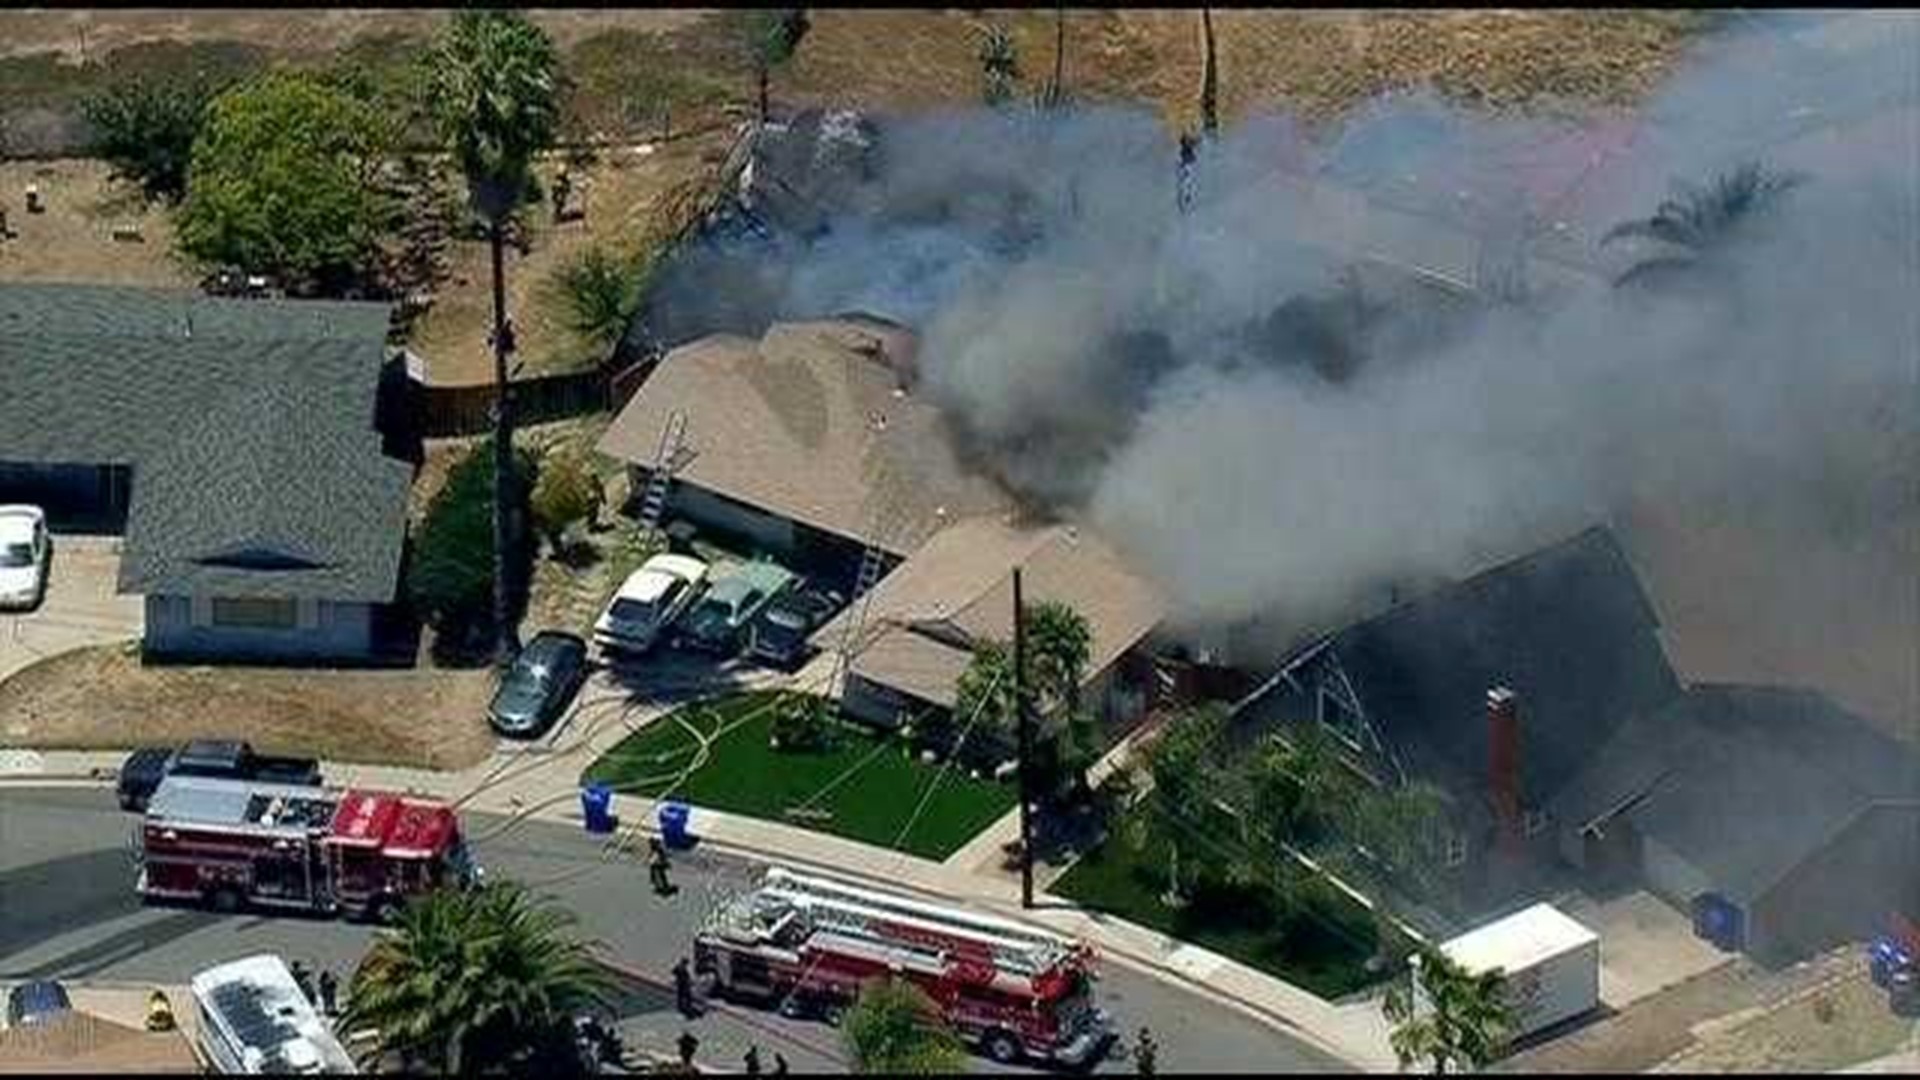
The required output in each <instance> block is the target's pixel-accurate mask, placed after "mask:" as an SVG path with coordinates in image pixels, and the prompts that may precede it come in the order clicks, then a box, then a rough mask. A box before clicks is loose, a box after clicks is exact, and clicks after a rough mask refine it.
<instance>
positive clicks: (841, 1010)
mask: <svg viewBox="0 0 1920 1080" xmlns="http://www.w3.org/2000/svg"><path fill="white" fill-rule="evenodd" d="M846 1016H847V1010H846V1007H845V1006H843V1005H841V1004H840V1003H839V1002H837V1001H829V1002H827V1003H826V1004H824V1005H822V1006H820V1019H821V1020H822V1021H823V1022H825V1024H826V1025H827V1026H828V1027H836V1028H837V1027H839V1026H840V1021H842V1020H844V1019H846Z"/></svg>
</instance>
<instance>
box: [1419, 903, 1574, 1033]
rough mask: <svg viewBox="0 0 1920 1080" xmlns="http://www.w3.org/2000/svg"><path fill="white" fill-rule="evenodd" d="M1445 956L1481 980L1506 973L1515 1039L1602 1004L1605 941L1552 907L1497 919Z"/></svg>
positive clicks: (1449, 947)
mask: <svg viewBox="0 0 1920 1080" xmlns="http://www.w3.org/2000/svg"><path fill="white" fill-rule="evenodd" d="M1440 951H1441V952H1443V953H1445V954H1446V955H1447V957H1448V958H1449V959H1451V960H1452V961H1453V962H1454V963H1456V964H1459V965H1460V966H1461V967H1463V968H1465V969H1466V970H1467V971H1469V972H1472V973H1474V974H1476V975H1477V974H1482V973H1484V972H1488V971H1492V970H1493V969H1495V968H1498V969H1500V970H1501V971H1502V972H1503V973H1505V976H1506V987H1507V1000H1508V1003H1509V1004H1510V1005H1511V1007H1512V1009H1513V1014H1514V1028H1513V1033H1512V1034H1513V1037H1514V1038H1516V1039H1519V1038H1524V1037H1526V1036H1528V1035H1531V1034H1533V1033H1535V1032H1537V1031H1541V1030H1543V1029H1545V1028H1548V1027H1552V1026H1553V1025H1555V1024H1558V1023H1561V1022H1562V1021H1566V1020H1571V1019H1573V1018H1574V1017H1576V1016H1580V1015H1582V1014H1584V1013H1586V1012H1589V1011H1591V1010H1592V1009H1594V1008H1597V1007H1598V1006H1599V1004H1600V935H1599V934H1596V933H1594V932H1593V931H1592V930H1589V929H1587V928H1586V927H1585V926H1582V925H1581V924H1580V923H1579V922H1576V921H1575V920H1574V919H1573V918H1571V917H1570V916H1568V915H1567V914H1566V913H1565V912H1563V911H1561V910H1560V909H1559V908H1556V907H1554V906H1553V905H1552V904H1535V905H1533V906H1532V907H1530V908H1527V909H1526V910H1524V911H1519V912H1515V913H1514V914H1512V915H1509V916H1507V917H1506V918H1504V919H1497V920H1495V921H1494V922H1491V923H1488V924H1487V925H1485V926H1482V927H1480V928H1479V929H1477V930H1473V931H1469V932H1468V933H1465V934H1462V935H1460V936H1459V937H1457V938H1454V939H1452V940H1451V941H1448V942H1446V943H1444V944H1442V945H1441V946H1440Z"/></svg>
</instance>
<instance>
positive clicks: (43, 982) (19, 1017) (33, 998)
mask: <svg viewBox="0 0 1920 1080" xmlns="http://www.w3.org/2000/svg"><path fill="white" fill-rule="evenodd" d="M72 1009H73V1002H72V1001H71V1000H69V999H68V998H67V988H66V987H64V986H61V985H60V984H59V983H57V982H54V981H53V980H51V979H36V980H34V981H33V982H24V983H21V984H20V985H19V986H16V987H14V988H13V989H12V990H11V991H9V992H8V994H7V1026H8V1027H10V1028H17V1027H24V1026H26V1025H28V1024H44V1023H46V1022H47V1021H49V1020H52V1019H54V1018H56V1017H58V1016H59V1015H60V1014H61V1013H65V1012H70V1011H71V1010H72Z"/></svg>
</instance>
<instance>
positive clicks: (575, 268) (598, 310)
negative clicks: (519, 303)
mask: <svg viewBox="0 0 1920 1080" xmlns="http://www.w3.org/2000/svg"><path fill="white" fill-rule="evenodd" d="M554 287H555V290H556V291H557V293H558V294H559V297H558V298H559V301H560V303H561V304H562V306H563V307H564V308H565V309H566V313H567V324H568V328H569V329H571V330H572V331H573V332H574V333H576V334H579V335H580V336H581V337H582V338H584V339H585V340H587V341H589V342H592V343H593V344H594V345H597V346H599V347H601V348H606V349H612V348H613V347H615V346H616V345H618V344H619V343H620V339H621V338H623V337H625V336H626V333H627V327H628V326H629V325H630V324H631V323H632V322H633V316H634V313H635V312H637V311H638V310H639V308H640V297H641V294H642V292H643V291H644V288H645V283H644V281H643V271H642V269H641V268H640V267H637V266H634V265H631V264H629V263H626V262H623V261H622V260H620V259H619V258H616V257H615V256H614V255H613V254H612V253H611V252H609V251H607V250H606V249H605V248H603V247H600V246H599V245H597V244H596V245H595V246H593V247H590V248H588V249H586V250H585V251H583V252H581V253H580V254H579V255H577V256H575V257H574V258H572V259H571V260H569V261H567V262H566V263H564V264H562V265H561V267H560V269H559V270H558V272H557V273H556V274H555V276H554Z"/></svg>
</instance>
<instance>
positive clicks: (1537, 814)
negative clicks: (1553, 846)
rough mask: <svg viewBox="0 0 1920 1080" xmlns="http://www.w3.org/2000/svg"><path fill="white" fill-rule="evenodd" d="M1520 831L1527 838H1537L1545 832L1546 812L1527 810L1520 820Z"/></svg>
mask: <svg viewBox="0 0 1920 1080" xmlns="http://www.w3.org/2000/svg"><path fill="white" fill-rule="evenodd" d="M1520 829H1521V831H1522V832H1523V833H1525V834H1526V835H1527V836H1529V837H1534V836H1539V835H1540V834H1541V833H1543V832H1546V831H1547V812H1546V811H1545V810H1529V811H1527V812H1526V813H1525V814H1524V815H1522V816H1521V818H1520Z"/></svg>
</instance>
